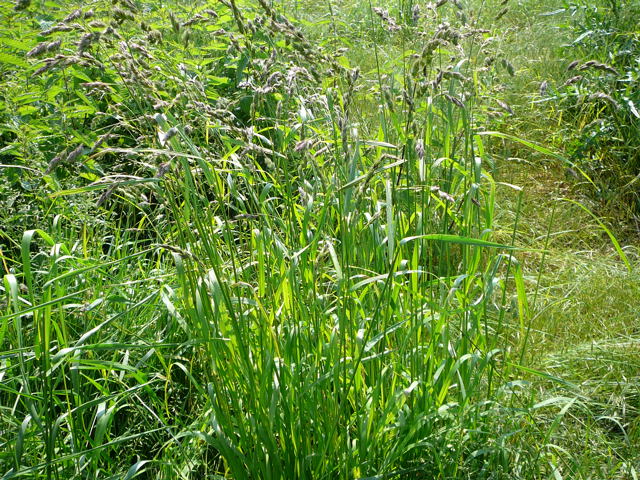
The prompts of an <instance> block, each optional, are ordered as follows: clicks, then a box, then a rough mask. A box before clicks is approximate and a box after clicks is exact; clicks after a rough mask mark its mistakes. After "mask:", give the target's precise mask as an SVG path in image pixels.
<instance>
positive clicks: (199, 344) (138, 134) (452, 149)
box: [0, 0, 631, 479]
mask: <svg viewBox="0 0 640 480" xmlns="http://www.w3.org/2000/svg"><path fill="white" fill-rule="evenodd" d="M296 5H297V3H296ZM416 5H418V4H416V3H413V2H400V3H399V4H397V5H384V6H380V7H374V6H373V5H356V6H354V7H353V8H347V7H344V10H338V9H336V8H334V7H333V6H332V5H331V4H329V5H328V6H327V9H328V10H329V12H328V14H329V17H328V18H329V21H328V22H325V23H322V22H320V24H313V22H311V23H312V24H310V25H307V28H306V30H303V29H302V27H301V26H300V25H302V24H303V23H297V22H294V21H293V20H291V19H290V18H289V16H288V15H286V12H287V8H286V7H287V6H286V4H285V3H281V4H277V3H271V2H264V1H261V0H258V1H250V0H247V1H245V2H238V3H236V1H235V0H228V1H227V0H224V1H220V2H208V1H200V2H193V3H189V4H181V3H180V2H175V3H174V2H169V3H168V4H166V5H164V6H162V7H161V6H159V4H158V3H157V2H142V1H141V2H132V1H130V0H117V1H116V2H107V1H106V0H98V1H95V2H92V3H91V5H90V6H88V5H87V6H84V5H78V6H77V9H76V7H75V6H73V7H72V6H69V5H63V4H56V3H55V2H52V1H47V2H28V1H27V2H24V1H20V2H18V3H16V4H12V5H9V4H7V3H6V2H5V3H2V4H0V9H2V13H3V16H2V20H0V22H2V25H3V26H4V27H5V28H4V29H3V31H4V32H9V31H11V32H12V35H11V36H9V35H7V34H3V36H2V37H1V38H0V55H1V58H2V59H3V60H4V61H3V64H2V67H0V68H2V72H1V73H2V75H3V76H2V84H1V89H2V92H3V100H2V101H3V103H2V107H1V109H0V118H1V120H2V121H1V122H0V124H1V127H0V136H1V138H2V140H3V142H4V145H5V146H4V147H3V148H2V149H1V150H0V161H1V164H2V169H3V170H2V183H1V184H0V186H1V188H3V189H4V191H6V192H7V195H6V196H3V197H2V199H1V200H0V202H2V207H3V208H2V210H1V211H0V222H1V223H2V224H3V225H6V226H7V227H6V229H3V237H2V240H3V243H4V245H3V248H2V252H0V255H1V256H0V260H1V261H2V268H3V272H4V275H3V283H2V286H1V287H0V292H2V299H0V346H1V347H0V348H1V349H2V351H1V352H0V420H1V422H0V424H1V425H3V427H2V428H0V446H1V448H0V465H2V467H3V468H2V471H3V472H4V473H3V476H2V478H3V479H9V478H20V477H23V478H47V479H50V478H70V479H71V478H103V477H104V478H113V479H116V478H126V479H130V478H135V477H138V478H167V479H174V478H185V479H186V478H234V479H253V478H258V479H281V478H282V479H285V478H287V479H289V478H342V479H351V478H361V479H365V478H369V479H373V478H376V479H377V478H380V479H381V478H443V479H444V478H480V479H498V478H540V477H543V476H544V477H547V476H550V475H554V476H556V477H558V475H560V472H561V471H563V468H566V471H568V472H571V473H574V472H578V473H580V470H579V469H575V470H572V469H571V468H570V467H566V465H570V464H571V460H570V459H568V460H566V461H563V459H558V456H557V454H556V452H557V451H558V450H557V449H556V439H557V436H558V435H559V432H562V428H564V426H565V418H567V417H569V416H570V415H571V414H572V413H573V411H574V410H578V411H587V410H588V408H587V406H586V405H587V402H586V400H584V399H583V398H580V397H579V396H576V395H573V396H572V395H570V394H571V393H572V392H569V394H567V392H565V391H559V392H557V393H558V394H557V395H554V396H553V397H552V398H545V399H543V400H539V399H537V398H536V396H535V392H534V390H533V389H532V387H531V385H530V384H529V383H527V382H525V381H522V380H518V377H520V376H522V375H524V374H526V375H529V376H531V377H533V378H535V377H536V376H537V377H539V378H542V379H543V380H544V381H548V380H554V381H555V383H554V387H557V388H558V389H560V388H571V385H570V384H569V383H568V382H566V381H561V380H558V379H554V378H553V377H551V376H550V375H549V374H547V373H544V372H539V371H537V370H535V369H532V368H530V367H526V366H522V365H518V361H519V360H520V359H522V358H524V357H525V353H526V352H525V349H526V347H527V345H528V344H529V345H530V338H529V337H530V336H531V335H532V322H533V320H534V314H535V309H536V308H537V306H538V305H537V304H536V297H537V293H536V295H534V298H533V302H532V301H531V299H529V298H528V291H529V289H530V283H531V282H530V279H529V278H528V271H527V270H526V268H525V264H524V263H523V262H522V258H521V257H524V256H526V255H527V254H530V255H531V254H538V253H540V251H539V250H537V249H525V248H523V247H522V245H520V242H517V239H518V234H519V222H520V213H521V209H520V206H521V201H522V197H521V196H520V197H519V199H518V205H517V207H516V208H514V209H513V216H514V220H513V222H512V223H508V224H507V225H502V224H501V223H500V222H498V221H497V215H496V209H497V191H498V187H500V186H504V185H501V184H500V183H499V182H497V181H496V180H495V179H494V177H493V175H492V169H493V166H494V165H495V163H496V162H498V161H500V160H501V159H500V158H499V156H498V155H497V154H496V153H495V152H496V151H498V148H496V146H495V145H494V144H493V142H494V140H496V139H497V140H496V141H500V140H504V139H507V138H508V139H511V140H513V139H514V137H512V136H506V135H504V134H498V133H495V132H487V131H486V129H485V128H484V126H485V124H486V123H487V122H488V121H489V119H490V118H503V119H505V121H506V120H508V118H509V117H508V116H507V115H509V116H511V115H513V111H512V109H511V107H510V106H509V105H507V104H506V103H505V102H503V101H502V100H500V99H496V98H494V97H493V96H492V94H493V93H494V92H496V91H497V90H499V88H500V85H499V84H500V79H501V78H502V77H503V76H509V77H510V76H512V75H515V68H514V66H513V65H512V64H511V63H510V61H509V59H508V58H506V57H505V56H501V55H500V54H499V53H498V52H497V48H496V47H495V46H494V45H493V43H492V40H491V32H490V31H487V30H484V29H480V28H479V26H480V25H481V23H482V21H483V18H484V17H483V13H484V11H483V9H482V8H475V6H473V5H471V6H465V5H463V4H462V2H457V1H455V2H454V1H451V2H438V5H437V6H436V5H432V6H431V7H430V9H429V10H428V11H425V12H420V10H419V9H416V8H415V7H416ZM307 8H308V7H307ZM347 10H348V12H349V13H348V14H349V15H351V16H353V18H352V20H354V25H350V23H349V21H348V20H349V19H348V18H347V19H341V15H342V14H343V13H344V11H347ZM502 15H504V14H502ZM502 15H501V16H502ZM491 18H493V19H494V21H497V20H495V18H496V17H495V15H492V16H491ZM356 20H357V21H356ZM322 25H326V26H327V27H328V31H330V33H326V32H325V33H324V34H319V33H318V32H319V29H320V28H321V27H322ZM9 26H11V28H12V29H11V30H10V29H9ZM342 30H344V31H345V32H348V33H345V34H344V36H343V35H342V34H341V33H340V32H341V31H342ZM308 31H310V32H311V33H310V34H308V33H307V32H308ZM358 32H359V33H364V35H363V38H362V39H361V44H360V48H362V49H367V51H368V57H367V58H366V59H364V60H363V61H361V62H359V63H360V68H356V67H354V66H353V65H355V64H356V61H357V58H354V55H353V54H352V53H349V52H345V51H342V50H340V49H339V48H337V46H338V45H349V44H350V43H351V42H352V41H354V39H356V38H358V36H359V33H358ZM312 35H319V36H321V38H322V39H323V41H321V42H314V41H312V40H310V38H312ZM412 39H417V40H415V41H412ZM410 41H412V42H413V43H409V42H410ZM409 45H410V46H409ZM356 48H358V47H356ZM498 107H499V108H498ZM481 133H482V134H481ZM516 140H518V139H517V138H516ZM518 141H519V142H521V143H523V144H525V145H527V146H533V147H534V148H536V149H537V150H538V151H540V152H543V153H548V150H546V149H545V148H544V147H542V146H536V145H534V144H533V143H531V142H527V141H526V140H518ZM507 187H508V188H510V189H513V190H519V189H518V188H517V187H515V188H514V186H512V185H507ZM519 195H520V194H519ZM605 230H606V229H605ZM606 231H607V233H608V234H610V235H611V236H612V234H611V233H610V231H609V230H606ZM549 238H550V231H549V232H548V233H547V241H546V243H545V249H546V245H548V244H549ZM612 238H613V236H612ZM614 243H615V245H616V248H617V251H618V253H619V254H620V256H621V257H622V258H624V259H625V260H626V261H627V265H628V266H629V268H631V264H630V262H629V260H628V259H627V256H626V254H625V252H624V250H623V247H621V246H620V245H619V244H617V242H614ZM545 254H546V250H545ZM540 278H541V273H539V274H538V282H539V281H540ZM536 292H537V287H536ZM533 333H535V332H533ZM514 352H515V354H514ZM558 385H560V386H558ZM629 423H631V420H629ZM532 440H533V441H532Z"/></svg>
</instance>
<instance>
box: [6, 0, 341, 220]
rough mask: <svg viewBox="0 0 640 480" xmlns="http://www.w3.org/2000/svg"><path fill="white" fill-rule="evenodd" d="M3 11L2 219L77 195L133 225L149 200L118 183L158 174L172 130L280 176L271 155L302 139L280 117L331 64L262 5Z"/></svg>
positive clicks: (165, 164)
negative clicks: (6, 211) (9, 210)
mask: <svg viewBox="0 0 640 480" xmlns="http://www.w3.org/2000/svg"><path fill="white" fill-rule="evenodd" d="M2 8H4V9H5V12H4V13H5V14H4V15H3V17H2V18H3V22H4V24H5V31H6V32H10V31H11V32H13V34H15V35H12V37H9V36H6V35H5V36H3V37H2V38H1V39H0V45H1V48H2V55H3V59H4V63H3V67H2V68H3V77H4V78H5V79H7V81H6V82H5V83H4V86H3V93H4V98H3V101H2V104H1V105H0V118H1V120H2V121H1V122H0V123H1V125H2V126H1V127H0V136H1V138H2V140H3V143H4V145H5V146H4V148H3V149H2V151H1V152H0V158H1V161H2V163H3V164H4V165H5V167H4V171H5V172H6V173H5V177H4V182H5V185H6V186H7V188H8V190H9V191H10V192H15V193H16V194H15V195H13V196H11V197H10V201H12V202H14V204H15V205H14V204H12V207H13V208H14V211H16V210H19V209H17V206H18V204H24V205H26V203H27V202H31V203H33V200H35V201H36V202H35V203H36V205H40V208H39V209H38V208H34V207H29V209H27V208H26V207H25V208H23V209H22V210H21V211H22V213H23V214H26V213H28V215H23V216H22V217H21V218H22V221H23V223H25V224H26V223H28V222H29V221H32V223H36V219H37V218H38V217H39V216H40V217H41V216H42V215H41V212H42V211H43V210H47V209H50V208H51V207H52V203H53V202H55V203H56V208H57V209H60V208H62V206H63V205H68V204H69V203H73V202H74V200H73V199H68V197H67V195H60V192H61V191H62V192H68V191H72V192H73V193H78V192H77V191H76V189H78V188H88V189H89V190H93V191H94V199H93V201H94V202H95V204H97V206H103V207H107V208H108V209H110V210H118V211H119V212H121V213H122V214H123V215H125V216H126V215H129V216H131V217H132V218H134V219H135V221H137V222H140V221H141V219H142V218H144V217H145V216H147V215H150V214H151V213H152V211H151V210H149V209H148V208H147V207H149V205H150V204H153V200H154V198H155V197H154V196H153V192H149V191H148V189H147V190H144V189H142V188H135V187H132V186H131V185H132V184H135V183H136V182H144V179H147V180H149V179H150V178H152V177H161V176H163V175H164V174H166V173H167V172H169V171H170V170H171V158H170V157H168V156H167V155H165V154H164V153H163V152H162V150H163V149H164V147H165V145H166V143H167V140H168V139H169V138H170V137H172V136H174V135H176V134H179V135H180V136H183V137H188V139H189V140H190V141H191V143H192V144H193V145H196V144H197V145H198V147H197V149H198V152H199V154H202V155H213V156H220V155H222V153H221V152H226V151H227V150H228V148H229V145H235V146H237V148H238V149H239V150H240V151H241V152H242V153H245V154H246V159H247V161H249V162H252V163H255V167H256V168H258V169H264V170H265V171H267V170H273V169H275V168H287V169H288V168H290V167H291V166H290V165H287V166H285V165H284V164H283V165H278V166H277V167H276V165H275V164H274V162H273V161H272V160H271V157H272V156H274V155H275V156H276V157H277V156H278V155H280V156H281V154H279V153H278V152H280V151H282V150H283V149H286V148H288V147H289V144H290V143H292V142H293V144H295V143H296V142H298V141H299V140H301V137H300V132H299V131H298V130H295V129H291V128H289V127H288V126H287V125H288V124H289V123H290V122H289V120H291V119H290V118H289V116H290V115H291V114H293V115H295V114H296V112H297V111H298V110H299V109H302V110H304V109H305V102H308V101H313V100H312V99H309V98H308V97H309V96H308V95H307V90H306V89H307V85H314V84H317V83H318V81H319V79H320V78H321V76H322V77H327V76H331V75H333V74H334V69H338V68H339V67H338V66H337V64H336V63H335V62H334V61H333V59H332V58H330V57H329V56H327V55H326V54H325V53H323V52H321V51H320V50H318V49H317V48H316V47H314V46H312V45H311V44H310V43H309V42H308V41H306V39H305V38H304V36H303V35H302V33H301V32H300V31H299V29H298V28H297V27H295V26H294V25H293V24H291V22H289V21H288V20H287V19H286V17H283V16H281V15H279V14H277V13H276V12H275V11H274V10H272V9H271V7H270V6H269V5H267V4H266V3H263V4H257V5H255V6H254V7H252V8H243V9H242V12H240V10H239V9H238V8H237V7H236V6H235V3H234V2H231V3H226V2H222V3H216V4H215V5H214V4H211V5H209V4H207V3H206V2H203V3H201V4H200V5H193V6H189V7H188V8H186V7H184V6H181V5H179V4H175V5H173V6H169V7H162V8H160V6H159V5H156V4H153V3H149V4H140V3H134V2H130V1H126V0H122V1H118V2H116V3H115V4H112V2H107V1H99V2H92V4H91V5H90V7H84V8H78V9H73V10H69V5H68V4H59V5H56V4H55V3H53V2H49V3H47V6H46V7H44V5H43V4H42V5H41V2H33V3H31V4H30V3H29V2H25V3H24V4H20V6H19V8H18V7H16V8H11V5H8V4H4V6H3V7H2ZM16 29H17V30H16ZM18 33H19V34H18ZM17 38H19V40H18V39H17ZM319 69H320V70H319ZM9 79H10V80H9ZM158 118H161V119H166V118H168V119H170V125H169V126H166V125H164V124H161V123H159V121H158ZM164 126H166V128H167V130H166V131H165V130H163V127H164ZM143 150H144V151H143ZM192 153H193V152H192ZM123 187H127V188H123ZM47 194H48V195H49V197H48V196H47ZM52 198H54V199H55V200H52ZM85 200H86V198H85ZM217 203H218V204H219V205H221V208H222V206H223V205H225V204H231V203H233V200H232V199H230V198H218V199H217ZM76 206H77V205H74V208H75V207H76ZM28 219H32V220H28ZM18 223H19V222H18ZM11 224H12V225H17V222H16V219H15V218H13V219H12V222H11Z"/></svg>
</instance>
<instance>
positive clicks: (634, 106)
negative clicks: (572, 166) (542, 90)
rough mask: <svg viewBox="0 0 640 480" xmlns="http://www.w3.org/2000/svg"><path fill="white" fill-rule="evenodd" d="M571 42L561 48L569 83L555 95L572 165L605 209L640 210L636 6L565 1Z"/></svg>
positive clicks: (615, 0)
mask: <svg viewBox="0 0 640 480" xmlns="http://www.w3.org/2000/svg"><path fill="white" fill-rule="evenodd" d="M565 10H566V11H568V12H570V13H571V15H572V20H573V24H572V26H571V28H572V29H573V31H574V32H575V38H574V40H573V41H572V42H571V43H570V44H569V45H567V46H566V47H565V50H566V56H567V58H569V59H575V60H572V61H570V62H568V63H567V79H566V81H565V82H564V84H562V85H560V86H559V87H558V90H557V96H558V100H559V102H560V105H561V107H562V108H563V110H564V112H565V115H564V117H563V118H565V119H567V120H571V123H572V125H574V126H575V129H576V130H575V133H569V134H568V135H569V136H570V137H572V138H571V141H570V142H569V145H570V149H571V151H570V152H569V153H571V154H572V156H573V158H572V159H573V160H574V161H575V162H576V164H577V165H579V166H581V167H582V168H584V169H585V170H586V171H587V172H589V174H591V175H593V176H594V180H595V181H596V182H597V184H598V187H599V192H597V195H598V198H599V199H600V200H601V201H602V202H604V203H605V204H606V205H607V206H613V205H622V206H624V207H623V208H626V209H628V211H629V213H631V214H635V215H637V213H638V211H640V197H639V196H638V183H637V178H638V175H640V156H639V153H638V152H640V149H639V147H640V144H639V137H638V131H639V129H640V61H639V59H638V51H639V50H640V36H639V35H638V32H637V29H636V19H637V18H638V15H639V14H640V5H638V3H637V2H627V1H620V0H611V1H609V2H596V4H593V3H592V2H566V3H565Z"/></svg>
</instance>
